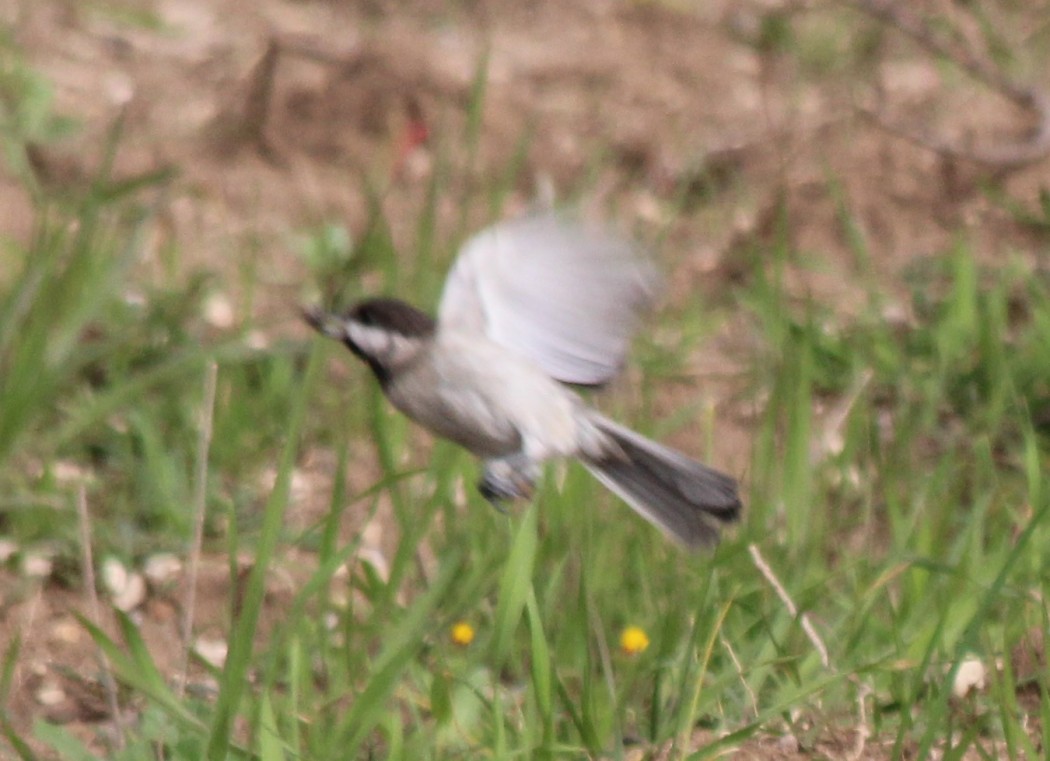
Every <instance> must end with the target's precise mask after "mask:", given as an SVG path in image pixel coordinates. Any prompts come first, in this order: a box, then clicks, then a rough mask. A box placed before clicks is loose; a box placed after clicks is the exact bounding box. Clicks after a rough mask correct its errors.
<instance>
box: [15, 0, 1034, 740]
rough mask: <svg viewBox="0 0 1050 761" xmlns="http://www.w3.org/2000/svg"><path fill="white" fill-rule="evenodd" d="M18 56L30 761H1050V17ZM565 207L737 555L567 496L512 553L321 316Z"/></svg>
mask: <svg viewBox="0 0 1050 761" xmlns="http://www.w3.org/2000/svg"><path fill="white" fill-rule="evenodd" d="M0 32H2V35H0V144H2V149H3V159H4V161H3V165H2V169H0V648H2V652H0V655H2V656H3V658H4V660H3V664H4V668H3V669H2V671H0V715H2V721H0V726H2V728H3V730H4V732H3V736H2V738H0V755H3V754H5V753H6V754H8V755H11V756H12V757H15V756H17V757H22V758H37V757H41V758H50V757H62V758H74V757H77V758H79V757H83V758H92V757H120V758H139V757H147V755H148V757H150V758H158V757H159V758H202V757H212V758H219V757H227V756H229V755H231V754H233V755H246V754H247V755H251V754H255V755H257V756H264V757H266V758H292V757H305V758H329V757H332V758H347V757H358V756H361V757H364V756H368V757H402V756H403V757H406V758H425V757H434V758H446V757H449V758H451V757H460V758H462V757H475V756H477V755H485V756H493V757H503V756H506V755H517V756H518V757H521V756H522V755H525V756H527V757H531V756H532V755H535V756H536V757H553V756H559V755H560V756H568V757H582V756H589V757H610V758H614V757H615V758H625V757H630V758H676V757H685V756H687V755H689V754H700V756H703V755H714V754H718V753H725V752H730V751H731V752H733V753H736V754H739V755H740V757H745V758H747V757H751V758H780V757H784V758H790V757H794V756H795V755H797V754H799V753H802V754H816V755H822V756H827V757H836V758H837V757H843V758H845V757H851V758H892V757H903V756H907V757H923V756H925V755H927V754H929V753H931V752H934V751H937V752H944V753H946V754H948V755H951V754H954V755H951V757H953V758H971V757H973V758H977V757H1030V758H1035V757H1038V756H1039V755H1040V754H1041V751H1040V750H1039V749H1040V748H1043V747H1044V746H1045V742H1044V739H1045V738H1047V737H1050V723H1048V722H1047V720H1046V719H1047V718H1048V717H1050V699H1048V697H1047V688H1046V685H1045V683H1044V677H1045V649H1044V639H1045V634H1046V630H1047V620H1048V616H1047V609H1046V606H1045V603H1044V591H1045V590H1046V584H1047V581H1048V577H1050V572H1048V569H1047V568H1046V564H1045V561H1044V559H1043V553H1042V552H1041V551H1040V548H1041V547H1042V546H1043V541H1044V540H1045V539H1050V535H1048V533H1047V532H1048V529H1047V527H1046V520H1045V513H1046V512H1047V507H1048V505H1050V502H1048V498H1047V492H1046V489H1045V488H1044V487H1043V473H1044V471H1045V466H1046V462H1047V440H1046V435H1047V432H1048V430H1050V428H1048V427H1050V298H1048V297H1050V268H1048V265H1047V261H1048V260H1047V250H1048V233H1050V193H1048V190H1047V184H1048V174H1047V172H1048V168H1047V167H1048V164H1047V161H1046V155H1047V153H1050V101H1048V100H1047V98H1048V96H1047V93H1046V91H1044V90H1043V89H1042V88H1043V87H1044V86H1045V83H1046V81H1047V77H1046V73H1047V62H1048V55H1050V5H1047V4H1046V3H1043V2H1029V3H1021V2H1011V1H1010V0H1001V1H999V2H996V1H995V0H972V1H970V2H950V1H948V0H930V1H929V2H919V3H890V2H885V0H842V1H841V2H830V1H821V0H816V1H814V2H805V1H803V2H776V1H775V0H770V1H761V2H759V1H755V2H750V1H748V2H717V1H716V2H704V3H688V2H673V1H671V0H649V1H642V0H635V1H628V0H581V1H580V2H575V3H560V2H547V1H540V2H529V3H523V2H506V1H504V0H473V1H471V0H460V1H458V2H453V1H451V0H448V1H445V0H419V1H418V2H417V1H416V0H404V1H403V2H398V3H383V2H376V1H374V0H360V1H359V2H350V1H343V2H341V1H339V0H255V1H253V2H247V1H242V0H226V1H225V2H216V1H215V0H81V1H79V2H73V1H72V0H35V1H33V2H29V1H28V0H26V1H19V0H3V1H2V2H0ZM550 203H554V204H556V205H559V206H565V207H567V208H570V209H573V210H575V211H576V212H577V213H579V214H580V215H582V216H585V217H587V218H590V219H599V220H603V221H604V222H606V223H607V224H610V225H612V226H614V227H615V228H617V229H619V230H622V231H623V232H625V233H627V234H630V235H632V236H633V237H635V238H636V239H638V240H639V241H640V242H641V243H642V244H643V245H645V246H647V247H648V248H650V249H651V250H652V251H653V252H654V254H655V256H656V257H657V258H658V260H659V261H660V263H661V266H662V267H663V269H664V270H665V272H666V273H667V288H666V292H665V294H664V297H663V301H662V303H661V306H660V309H659V311H658V312H657V313H656V314H654V315H652V316H651V318H650V319H649V321H648V322H647V323H646V325H645V327H644V329H643V331H642V335H640V336H639V338H638V341H637V345H636V351H635V354H634V358H633V360H632V362H631V363H630V365H629V367H628V368H627V370H626V372H625V374H624V378H623V379H621V380H620V381H618V382H617V383H616V384H614V386H613V388H611V389H609V390H607V391H605V392H603V393H602V394H601V395H599V396H598V397H597V398H596V400H595V401H596V403H597V404H599V405H600V406H602V407H603V408H605V409H607V410H609V411H610V412H611V413H614V414H616V415H618V416H619V417H620V418H622V419H623V420H624V421H625V422H630V423H631V424H632V425H634V426H636V427H640V428H641V429H642V430H644V431H645V432H646V433H647V434H649V435H653V436H657V437H659V438H660V439H662V440H665V441H668V442H669V443H672V444H673V445H675V446H677V447H678V448H680V449H682V450H684V451H686V452H688V453H690V454H691V455H694V456H697V457H700V458H703V459H705V460H706V461H708V462H711V463H712V464H713V465H715V466H717V467H719V468H720V469H722V470H725V471H727V472H729V473H732V474H734V475H735V476H736V477H738V478H740V479H741V481H742V483H743V484H744V493H745V502H746V505H747V512H746V514H745V518H744V521H743V524H742V526H741V527H740V529H739V530H738V531H736V532H735V533H734V534H732V535H731V536H730V537H729V538H727V540H726V541H725V542H724V543H723V545H722V547H721V548H720V549H719V550H717V551H716V552H715V553H713V554H711V555H698V556H693V555H688V554H685V553H683V552H681V551H679V550H678V549H677V548H675V547H672V546H670V545H668V544H667V543H665V542H664V540H663V539H662V537H660V536H659V535H658V534H657V533H656V532H654V531H652V530H651V529H650V528H648V527H647V526H645V525H644V524H643V523H641V522H640V521H638V520H636V519H635V518H634V517H633V516H631V515H630V514H629V511H628V510H627V509H626V508H625V507H624V506H623V505H621V504H618V503H616V501H615V499H613V498H611V497H609V496H608V495H605V494H603V493H602V492H601V491H600V489H598V488H597V487H594V486H593V485H592V484H591V483H590V482H589V481H588V480H587V478H586V476H585V475H582V474H581V473H579V472H577V471H576V470H575V469H568V470H567V471H566V470H565V469H557V468H554V469H552V471H551V473H550V478H549V481H550V482H549V483H548V484H547V486H546V487H545V489H543V490H542V493H541V494H540V496H539V497H538V499H537V500H536V504H535V505H534V506H532V507H529V506H524V505H523V506H520V507H517V508H515V509H514V510H512V511H511V513H510V515H507V516H504V515H499V514H497V513H495V512H494V511H492V510H491V509H490V508H489V507H488V506H487V505H486V504H485V503H484V502H483V501H482V500H481V499H480V498H478V497H477V496H476V495H475V494H474V493H473V483H474V480H475V478H476V474H475V465H474V463H472V462H471V460H470V458H469V457H467V456H465V455H463V454H462V453H460V452H458V451H457V450H455V449H454V448H453V447H451V446H446V445H441V444H438V445H436V446H435V445H433V443H432V442H431V441H430V439H429V438H428V437H427V436H426V435H425V434H422V433H421V432H419V431H417V430H415V429H413V428H411V427H410V426H409V425H408V424H406V423H405V422H404V421H403V420H402V419H400V418H399V417H397V416H395V415H393V414H392V413H391V412H390V410H389V408H388V407H387V406H386V405H385V403H384V402H383V401H382V399H381V397H380V395H379V393H378V391H377V390H376V389H375V388H374V386H373V384H372V382H371V378H369V377H368V376H367V373H366V372H364V370H363V368H361V367H358V366H356V364H355V363H354V362H352V361H351V359H350V358H349V357H345V356H343V353H342V352H341V351H340V350H339V347H337V346H332V347H326V346H322V345H321V343H320V342H315V341H314V340H313V339H312V338H311V336H310V335H309V331H308V329H307V328H306V327H305V326H304V325H303V324H302V322H301V320H300V318H299V316H298V305H299V304H301V303H312V302H315V301H323V302H325V303H327V304H335V305H340V304H346V303H347V302H348V301H350V300H352V299H354V298H356V297H358V296H361V295H365V294H368V295H374V294H379V293H390V294H393V293H397V294H399V295H401V296H403V297H405V298H410V299H411V300H413V301H414V302H415V303H417V304H419V305H421V306H424V307H428V308H429V307H432V306H433V305H434V304H435V303H436V300H437V298H438V295H439V293H440V289H441V284H442V282H443V278H444V273H445V271H446V268H447V267H448V265H449V263H450V262H451V260H452V259H453V257H454V255H455V252H456V250H457V248H458V246H459V244H460V243H462V242H463V241H464V240H465V239H466V237H468V236H469V235H470V234H471V233H472V232H474V231H476V230H478V229H479V228H481V227H483V226H485V225H487V224H490V223H492V222H494V221H497V220H499V219H504V218H507V217H509V216H513V215H515V214H522V213H526V212H527V211H528V210H529V209H531V208H535V207H537V206H542V205H546V204H550ZM78 505H79V510H78ZM198 516H200V517H198ZM88 533H90V536H88ZM89 549H90V550H91V553H88V550H89ZM88 567H91V568H93V569H94V570H95V572H96V574H97V576H98V578H97V579H95V580H94V581H95V583H94V584H91V583H86V581H88V582H90V577H89V576H88V575H87V574H88V571H87V569H88ZM778 577H779V579H778ZM191 586H192V588H193V589H194V590H195V598H193V599H187V597H186V594H187V589H188V588H189V587H191ZM94 587H97V589H98V593H99V595H101V597H102V599H101V600H100V601H96V602H94V603H93V602H92V600H91V595H90V594H89V592H90V588H94ZM96 607H97V608H99V609H100V610H101V612H95V609H96ZM290 613H291V615H290ZM77 615H83V616H86V617H87V619H88V620H89V621H93V622H95V623H96V624H97V625H98V626H99V628H97V629H96V628H93V625H91V624H87V623H85V622H84V621H82V620H80V619H78V618H77ZM810 617H812V618H810ZM461 624H465V625H466V626H467V628H468V629H469V630H470V636H469V637H465V635H464V634H463V632H464V631H465V630H464V629H463V628H462V627H461V626H460V625H461ZM627 627H638V628H640V629H642V630H643V634H644V635H645V646H644V647H636V646H634V645H630V646H628V645H627V644H624V645H623V647H622V648H620V650H619V651H618V650H617V644H618V642H619V636H620V632H621V631H625V630H626V628H627ZM452 632H455V634H452ZM464 639H466V642H464V641H463V640H464ZM627 641H628V640H627V638H625V640H624V642H625V643H626V642H627ZM630 641H631V642H638V641H639V640H637V639H636V638H635V639H631V640H630ZM650 641H651V644H650ZM100 652H105V653H106V654H107V655H108V657H109V668H111V669H112V670H113V672H114V673H115V674H116V676H117V680H118V681H119V682H120V684H121V685H122V686H121V687H120V688H117V687H114V686H113V684H112V683H111V682H110V681H109V680H108V679H107V678H106V677H105V674H106V673H107V667H106V666H105V665H104V664H103V663H102V662H101V661H99V659H98V654H99V653H100ZM187 659H188V664H187ZM975 664H976V665H975ZM975 674H976V675H979V676H980V679H979V680H978V679H977V678H976V676H974V675H975ZM964 675H968V676H964ZM967 679H970V680H971V682H972V683H971V682H968V681H966V680H967ZM115 717H119V720H117V721H115V720H114V719H115ZM5 743H6V745H5ZM157 749H160V750H157ZM698 757H699V756H698Z"/></svg>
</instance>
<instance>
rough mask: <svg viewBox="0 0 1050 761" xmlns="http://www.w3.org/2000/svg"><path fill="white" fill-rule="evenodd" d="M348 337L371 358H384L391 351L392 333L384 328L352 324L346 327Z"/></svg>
mask: <svg viewBox="0 0 1050 761" xmlns="http://www.w3.org/2000/svg"><path fill="white" fill-rule="evenodd" d="M346 335H347V337H348V338H349V339H350V340H351V341H352V342H353V343H354V344H355V345H357V346H359V347H360V348H361V351H363V352H364V353H365V354H368V355H370V356H373V357H383V356H386V354H387V353H388V352H389V351H390V333H389V331H386V330H384V329H382V328H377V327H375V326H373V325H362V324H361V323H358V322H351V323H349V324H347V326H346Z"/></svg>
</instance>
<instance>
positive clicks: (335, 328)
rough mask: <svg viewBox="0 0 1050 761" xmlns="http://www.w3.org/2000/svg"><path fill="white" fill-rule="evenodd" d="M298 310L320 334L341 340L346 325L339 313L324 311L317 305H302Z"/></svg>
mask: <svg viewBox="0 0 1050 761" xmlns="http://www.w3.org/2000/svg"><path fill="white" fill-rule="evenodd" d="M299 311H300V312H301V313H302V315H303V319H304V320H306V322H307V324H308V325H309V326H310V327H311V328H313V329H314V330H316V331H317V332H318V333H320V334H321V335H323V336H327V337H328V338H334V339H336V340H337V341H341V340H342V339H343V336H345V335H346V327H345V326H344V324H343V320H342V318H341V317H339V315H335V314H332V313H331V312H328V311H325V310H324V309H322V308H321V307H319V306H304V307H300V308H299Z"/></svg>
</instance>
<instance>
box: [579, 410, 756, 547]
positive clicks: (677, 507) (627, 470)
mask: <svg viewBox="0 0 1050 761" xmlns="http://www.w3.org/2000/svg"><path fill="white" fill-rule="evenodd" d="M594 422H595V425H597V427H598V428H599V429H600V430H601V431H602V433H604V434H605V435H606V436H607V437H609V439H611V441H612V442H613V443H614V444H615V446H614V447H610V448H609V451H608V453H607V454H603V455H602V456H600V457H587V458H585V459H584V460H583V463H584V465H585V466H586V468H587V469H588V470H589V471H590V472H591V473H592V474H593V475H594V476H595V478H597V479H598V480H599V481H601V483H602V484H603V485H605V487H606V488H608V489H609V490H610V491H612V492H613V493H614V494H616V495H617V496H619V497H620V498H621V499H622V500H624V501H625V502H626V503H627V504H628V505H630V506H631V507H632V508H633V509H634V510H635V511H636V512H637V513H638V514H639V515H641V516H642V517H643V518H645V519H646V520H647V521H649V522H650V523H652V524H654V525H655V526H657V527H658V528H660V529H662V530H663V531H664V532H665V533H667V534H668V535H669V536H671V537H672V538H673V539H676V540H677V541H679V542H681V543H682V544H684V545H686V546H687V547H710V546H712V545H714V544H716V543H717V542H718V536H719V527H720V526H721V525H722V524H726V523H731V522H733V521H735V520H737V519H738V518H739V517H740V510H741V503H740V496H739V494H738V491H737V482H736V480H735V479H733V478H731V477H730V476H727V475H726V474H724V473H720V472H719V471H717V470H714V469H713V468H709V467H707V466H706V465H704V464H702V463H699V462H697V461H696V460H693V459H691V458H689V457H686V456H685V455H684V454H682V453H681V452H677V451H675V450H674V449H671V448H670V447H665V446H663V445H662V444H658V443H656V442H655V441H652V440H651V439H647V438H645V437H644V436H642V435H641V434H638V433H635V432H634V431H632V430H630V429H629V428H625V427H623V426H621V425H618V424H617V423H614V422H613V421H611V420H609V419H608V418H604V417H600V416H595V420H594Z"/></svg>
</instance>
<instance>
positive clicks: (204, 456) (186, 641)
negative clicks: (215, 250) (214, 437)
mask: <svg viewBox="0 0 1050 761" xmlns="http://www.w3.org/2000/svg"><path fill="white" fill-rule="evenodd" d="M217 376H218V369H217V368H216V365H215V363H214V362H209V363H208V366H207V368H206V369H205V372H204V404H203V406H202V408H201V427H200V431H199V432H198V438H197V462H196V464H195V467H194V476H193V478H194V494H193V510H194V515H193V544H192V545H191V546H190V557H189V567H188V568H187V571H186V576H187V578H186V601H185V603H184V605H183V610H182V667H181V668H180V669H179V676H180V679H179V683H178V687H177V689H178V693H179V695H182V694H183V692H184V690H185V689H186V681H187V679H188V678H189V659H190V648H191V647H192V637H193V616H194V609H195V607H196V604H197V574H198V571H199V569H200V560H201V545H202V544H203V541H204V514H205V505H206V502H207V495H208V488H207V487H208V451H209V450H210V448H211V434H212V422H213V420H214V417H215V385H216V380H217Z"/></svg>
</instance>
